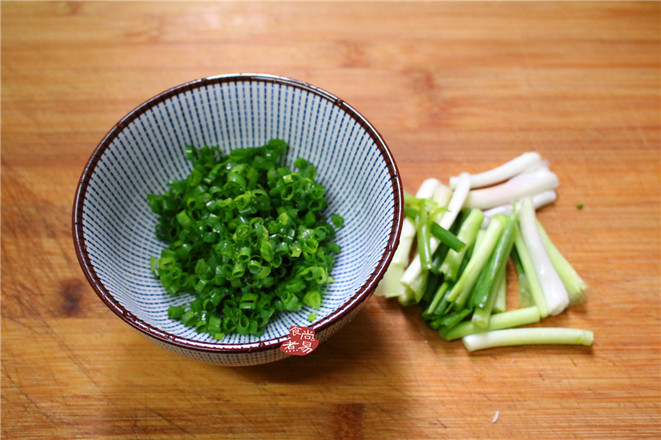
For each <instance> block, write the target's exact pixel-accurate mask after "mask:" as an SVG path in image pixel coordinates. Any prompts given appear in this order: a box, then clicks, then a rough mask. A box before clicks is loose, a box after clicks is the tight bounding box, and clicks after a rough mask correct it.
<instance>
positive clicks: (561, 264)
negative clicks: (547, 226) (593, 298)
mask: <svg viewBox="0 0 661 440" xmlns="http://www.w3.org/2000/svg"><path fill="white" fill-rule="evenodd" d="M537 227H538V229H539V233H540V235H541V237H542V242H543V243H544V247H545V248H546V252H548V254H549V257H550V258H551V262H552V263H553V267H555V270H556V271H558V275H560V279H562V282H563V283H564V285H565V288H566V289H567V293H568V294H569V302H570V303H577V302H580V301H582V300H583V298H584V295H585V292H586V291H587V290H588V286H587V284H585V282H584V281H583V280H582V279H581V277H580V276H579V275H578V273H577V272H576V270H575V269H574V267H573V266H572V265H571V264H570V263H569V261H567V259H566V258H565V257H564V256H563V255H562V254H561V253H560V251H559V250H558V248H557V247H556V246H555V244H553V241H551V238H550V237H549V236H548V234H547V233H546V231H545V230H544V227H543V226H542V224H541V223H540V222H539V221H538V222H537Z"/></svg>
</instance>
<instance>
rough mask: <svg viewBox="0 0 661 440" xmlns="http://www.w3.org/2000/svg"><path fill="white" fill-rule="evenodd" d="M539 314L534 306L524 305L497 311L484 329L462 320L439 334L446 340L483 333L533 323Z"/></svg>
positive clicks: (537, 320) (538, 319) (536, 320)
mask: <svg viewBox="0 0 661 440" xmlns="http://www.w3.org/2000/svg"><path fill="white" fill-rule="evenodd" d="M540 319H541V316H540V315H539V309H538V308H537V307H535V306H530V307H524V308H522V309H517V310H511V311H509V312H503V313H497V314H495V315H491V317H490V318H489V325H488V326H487V328H486V329H484V328H479V327H478V326H476V325H475V324H474V323H473V322H471V321H464V322H462V323H460V324H458V325H456V326H455V327H454V328H452V329H451V330H449V331H448V332H447V333H444V334H441V336H442V337H443V339H445V340H446V341H452V340H455V339H460V338H463V337H464V336H468V335H473V334H475V333H484V332H485V331H493V330H501V329H505V328H512V327H519V326H522V325H528V324H535V323H537V322H539V321H540Z"/></svg>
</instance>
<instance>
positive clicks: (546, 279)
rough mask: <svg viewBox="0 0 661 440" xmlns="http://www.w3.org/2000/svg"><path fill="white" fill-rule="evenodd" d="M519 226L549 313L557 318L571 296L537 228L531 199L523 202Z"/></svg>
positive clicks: (520, 209) (528, 198)
mask: <svg viewBox="0 0 661 440" xmlns="http://www.w3.org/2000/svg"><path fill="white" fill-rule="evenodd" d="M519 226H520V227H521V235H522V236H523V241H524V242H525V245H526V247H527V248H528V251H529V252H530V258H531V259H532V261H533V263H534V265H535V273H536V274H537V278H538V279H539V284H540V285H541V286H542V292H544V298H545V299H546V305H547V307H548V310H549V313H550V314H551V315H554V316H555V315H557V314H559V313H560V312H562V311H563V310H565V308H566V307H567V306H568V305H569V294H568V293H567V289H566V288H565V285H564V284H563V282H562V279H561V278H560V275H558V272H557V271H556V270H555V267H553V263H552V262H551V258H550V257H549V255H548V253H547V252H546V248H545V247H544V243H543V242H542V237H541V234H540V233H539V229H538V228H537V219H536V217H535V209H534V208H533V205H532V200H531V198H530V197H525V198H524V199H523V200H521V205H520V208H519Z"/></svg>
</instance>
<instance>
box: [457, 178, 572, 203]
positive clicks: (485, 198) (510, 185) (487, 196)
mask: <svg viewBox="0 0 661 440" xmlns="http://www.w3.org/2000/svg"><path fill="white" fill-rule="evenodd" d="M558 185H559V181H558V176H556V175H555V174H554V173H553V172H552V171H551V170H549V169H546V168H540V169H538V170H536V171H533V172H530V173H525V174H519V175H516V176H514V177H512V178H511V179H509V180H508V181H506V182H504V183H501V184H499V185H495V186H491V187H489V188H483V189H475V190H471V191H470V192H469V193H468V198H467V199H466V204H465V207H466V208H478V209H482V210H487V209H491V208H494V207H496V206H500V205H505V204H508V203H512V202H514V201H516V200H520V199H522V198H524V197H527V196H533V195H535V194H538V193H541V192H544V191H549V190H552V189H555V188H557V187H558Z"/></svg>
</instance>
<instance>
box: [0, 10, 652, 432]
mask: <svg viewBox="0 0 661 440" xmlns="http://www.w3.org/2000/svg"><path fill="white" fill-rule="evenodd" d="M659 14H660V8H659V3H656V2H645V3H614V2H606V3H598V2H585V3H566V2H557V3H528V2H525V3H473V2H468V3H445V2H439V3H435V2H423V3H409V2H406V3H404V2H403V3H396V2H383V3H380V2H365V3H353V2H345V3H324V2H319V3H318V2H314V3H303V2H283V3H275V2H263V3H262V2H247V3H244V2H240V3H228V2H222V3H210V2H203V3H188V2H176V3H159V2H144V3H142V2H131V3H129V2H119V3H113V2H106V3H92V2H90V3H82V2H3V3H2V231H1V232H2V419H1V423H2V432H1V433H2V438H3V439H187V438H191V439H217V438H244V439H294V438H301V439H310V438H314V439H370V438H373V439H425V438H429V439H438V438H543V439H546V438H549V439H550V438H558V439H567V438H584V439H596V438H609V439H620V438H632V439H634V438H635V439H642V438H659V437H661V408H660V385H661V382H660V342H661V338H660V329H661V326H660V320H659V310H660V307H659V306H660V303H659V297H660V295H659V293H660V289H659V261H660V260H659V253H660V252H659V249H660V248H659V231H660V228H659V219H660V208H659V207H660V204H659V194H660V192H659V182H660V179H659V164H660V157H659V155H660V140H659V138H660V135H659V133H660V113H659V108H660V102H659V96H660V85H659V77H660V65H659V64H660V62H659V60H660V50H659V47H660V45H659V43H660V41H659V39H660V26H659ZM230 72H263V73H273V74H279V75H284V76H289V77H293V78H297V79H300V80H304V81H308V82H310V83H312V84H315V85H317V86H319V87H322V88H324V89H326V90H328V91H330V92H332V93H334V94H336V95H337V96H340V97H342V98H343V99H345V100H346V101H348V102H349V103H350V104H351V105H353V106H354V107H355V108H357V109H358V110H359V111H360V112H361V113H363V114H364V115H365V116H366V117H367V118H368V119H369V120H370V122H372V124H374V125H375V126H376V127H377V129H378V130H379V131H380V132H381V134H382V135H383V137H384V138H385V139H386V142H387V143H388V145H389V146H390V148H391V150H392V153H393V154H394V156H395V158H396V160H397V163H398V165H399V169H400V172H401V175H402V178H403V182H404V186H405V189H406V190H407V191H409V192H414V191H415V190H416V189H417V187H418V185H419V184H420V183H421V182H422V180H423V179H424V178H426V177H437V178H439V179H441V180H443V181H447V179H448V178H449V177H450V176H452V175H455V174H457V173H459V172H460V171H468V172H479V171H483V170H486V169H489V168H490V167H493V166H496V165H498V164H500V163H502V162H504V161H506V160H508V159H510V158H512V157H514V156H516V155H518V154H520V153H522V152H524V151H531V150H536V151H538V152H540V153H541V154H542V155H543V156H544V157H545V158H547V159H548V160H549V161H550V163H551V167H552V169H553V171H555V172H556V173H557V175H558V176H559V178H560V188H559V189H558V195H559V197H558V200H557V201H556V202H555V203H554V204H553V205H552V206H549V207H546V208H544V209H542V210H541V211H540V212H539V218H540V220H541V221H542V222H543V223H544V225H545V226H546V228H547V231H548V232H549V234H550V235H551V237H552V238H553V239H554V240H555V242H556V244H557V245H558V247H559V248H560V249H561V250H562V251H563V253H564V254H565V255H566V257H567V258H568V259H569V260H570V261H571V262H572V263H573V264H574V266H575V268H576V269H577V270H578V272H579V273H580V274H581V275H582V276H583V278H584V279H585V280H586V281H587V283H588V284H589V285H590V287H591V292H590V294H589V297H588V300H587V302H586V303H585V304H583V305H580V306H576V307H573V308H571V309H570V310H568V311H567V312H566V313H564V314H562V315H560V316H558V317H555V318H551V319H548V321H547V322H546V323H545V324H547V325H551V326H568V327H578V328H586V329H590V330H592V331H594V334H595V343H594V346H593V347H592V348H584V347H518V348H506V349H495V350H489V351H484V352H477V353H474V354H468V353H467V352H466V350H465V349H464V348H463V346H462V345H461V343H460V342H456V343H446V342H443V341H442V340H441V339H440V338H439V337H438V336H437V335H436V334H435V333H434V332H433V331H431V330H430V329H428V328H427V327H426V326H425V325H424V324H423V323H422V321H421V320H420V318H419V313H420V311H419V310H417V309H415V308H410V309H402V308H401V307H399V306H398V305H397V304H396V303H394V302H392V301H387V300H384V299H383V298H377V297H372V298H371V299H370V300H369V302H368V304H367V306H366V308H365V309H364V310H363V311H362V312H361V313H360V314H359V315H358V317H357V318H356V319H355V320H354V321H353V322H352V323H351V324H350V325H349V326H347V327H346V328H344V329H343V330H342V331H341V332H340V333H338V334H337V335H336V336H335V337H333V338H332V339H331V340H330V341H328V342H327V343H325V344H322V345H321V346H320V347H319V348H318V349H317V350H316V351H315V352H314V353H313V354H311V355H309V356H305V357H297V358H291V359H287V360H284V361H281V362H278V363H275V364H270V365H264V366H258V367H249V368H222V367H215V366H210V365H206V364H202V363H198V362H194V361H190V360H187V359H184V358H180V357H178V356H177V355H175V354H172V353H169V352H166V351H164V350H162V349H160V348H158V347H157V346H155V345H154V344H152V343H151V342H149V341H148V340H147V339H145V338H143V337H142V336H140V335H139V334H137V333H136V332H134V331H133V330H132V329H130V328H129V327H128V326H127V325H125V324H124V323H122V322H121V321H120V320H119V319H117V318H116V317H115V316H114V315H113V314H112V313H111V312H110V311H108V310H107V309H106V308H105V306H104V305H103V304H102V303H101V302H100V301H99V300H98V298H97V297H96V296H95V294H94V293H93V291H92V290H91V288H90V287H89V286H88V285H87V284H86V282H85V279H84V277H83V275H82V272H81V270H80V268H79V266H78V262H77V260H76V257H75V253H74V250H73V245H72V239H71V226H70V221H71V207H72V201H73V194H74V191H75V187H76V184H77V181H78V178H79V176H80V173H81V171H82V168H83V166H84V164H85V162H86V160H87V158H88V157H89V155H90V154H91V152H92V149H93V148H94V147H95V146H96V144H97V143H98V142H99V141H100V140H101V138H102V137H103V135H104V134H105V133H106V132H107V130H109V129H110V127H111V126H112V125H113V124H114V123H115V122H116V121H118V120H119V119H120V118H121V117H122V116H123V115H125V114H126V113H127V112H128V111H130V110H131V109H132V108H134V107H135V106H137V105H138V104H139V103H140V102H142V101H143V100H145V99H147V98H149V97H151V96H153V95H154V94H156V93H158V92H160V91H162V90H165V89H167V88H169V87H172V86H174V85H177V84H180V83H183V82H185V81H188V80H191V79H195V78H199V77H204V76H209V75H216V74H221V73H230ZM578 204H583V206H584V207H583V209H581V210H579V209H577V205H578Z"/></svg>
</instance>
